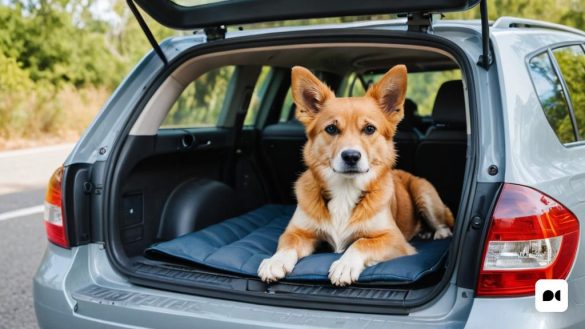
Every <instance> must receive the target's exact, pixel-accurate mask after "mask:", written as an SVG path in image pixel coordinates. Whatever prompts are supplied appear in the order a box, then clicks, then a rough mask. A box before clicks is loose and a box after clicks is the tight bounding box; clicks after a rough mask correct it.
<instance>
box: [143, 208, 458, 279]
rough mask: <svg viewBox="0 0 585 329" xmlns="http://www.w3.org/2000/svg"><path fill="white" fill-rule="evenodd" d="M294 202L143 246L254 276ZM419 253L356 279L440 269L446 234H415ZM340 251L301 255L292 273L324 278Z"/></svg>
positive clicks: (156, 252)
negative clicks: (433, 237)
mask: <svg viewBox="0 0 585 329" xmlns="http://www.w3.org/2000/svg"><path fill="white" fill-rule="evenodd" d="M294 209H295V206H288V205H287V206H284V205H266V206H263V207H261V208H259V209H256V210H254V211H251V212H249V213H246V214H244V215H241V216H239V217H235V218H232V219H229V220H226V221H223V222H221V223H219V224H216V225H212V226H209V227H207V228H204V229H202V230H200V231H197V232H193V233H189V234H186V235H183V236H181V237H178V238H176V239H173V240H170V241H166V242H161V243H156V244H154V245H152V246H151V247H150V248H148V249H147V250H146V254H147V256H149V257H156V258H159V257H161V256H165V255H166V256H171V257H176V258H179V259H182V260H186V261H189V262H193V263H196V264H199V265H205V266H208V267H211V268H215V269H219V270H223V271H228V272H232V273H237V274H244V275H248V276H256V272H257V270H258V266H259V265H260V262H261V261H262V260H263V259H265V258H268V257H270V256H272V255H273V254H274V252H275V251H276V247H277V244H278V238H279V237H280V235H281V234H282V232H283V231H284V229H285V228H286V225H287V224H288V222H289V220H290V218H291V216H292V214H293V212H294ZM411 243H412V245H413V246H414V247H415V248H416V249H417V251H418V253H417V254H416V255H412V256H405V257H399V258H396V259H393V260H389V261H386V262H382V263H380V264H377V265H375V266H371V267H368V268H366V269H365V270H364V272H362V274H361V275H360V277H359V280H358V281H359V282H373V281H384V282H392V283H401V284H403V283H411V282H414V281H416V280H418V279H420V278H421V277H423V276H425V275H427V274H429V273H432V272H434V271H436V270H437V269H439V268H440V267H441V265H442V264H443V260H444V258H445V256H446V254H447V250H448V248H449V243H450V239H444V240H420V239H414V240H412V241H411ZM340 256H341V254H337V253H316V254H313V255H310V256H307V257H305V258H302V259H301V260H300V261H299V262H298V263H297V265H296V266H295V268H294V270H293V271H292V273H289V274H288V275H287V276H286V279H288V280H295V281H328V278H327V274H328V271H329V267H330V266H331V263H333V262H334V261H335V260H337V259H338V258H339V257H340Z"/></svg>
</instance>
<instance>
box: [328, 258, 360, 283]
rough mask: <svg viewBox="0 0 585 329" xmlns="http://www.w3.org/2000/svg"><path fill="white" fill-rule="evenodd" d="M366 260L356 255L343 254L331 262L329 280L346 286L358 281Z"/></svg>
mask: <svg viewBox="0 0 585 329" xmlns="http://www.w3.org/2000/svg"><path fill="white" fill-rule="evenodd" d="M364 269H365V265H364V262H363V261H362V260H361V259H359V258H358V257H355V256H347V255H343V256H342V257H341V258H340V259H338V260H336V261H335V262H333V264H331V267H330V268H329V280H331V283H332V284H334V285H336V286H340V287H344V286H347V285H350V284H352V283H354V282H356V281H357V279H358V278H359V277H360V274H361V273H362V272H363V271H364Z"/></svg>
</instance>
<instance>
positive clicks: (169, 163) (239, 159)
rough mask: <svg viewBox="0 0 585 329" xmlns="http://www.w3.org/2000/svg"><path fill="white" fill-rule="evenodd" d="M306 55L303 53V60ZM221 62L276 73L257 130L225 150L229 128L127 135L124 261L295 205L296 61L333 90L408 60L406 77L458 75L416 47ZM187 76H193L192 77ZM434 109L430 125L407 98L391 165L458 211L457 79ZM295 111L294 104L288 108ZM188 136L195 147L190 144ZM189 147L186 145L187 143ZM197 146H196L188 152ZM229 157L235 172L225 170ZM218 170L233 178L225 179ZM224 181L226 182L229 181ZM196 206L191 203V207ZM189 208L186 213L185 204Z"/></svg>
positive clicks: (462, 134)
mask: <svg viewBox="0 0 585 329" xmlns="http://www.w3.org/2000/svg"><path fill="white" fill-rule="evenodd" d="M309 54H310V55H309ZM232 60H233V61H232V62H231V63H229V64H236V65H259V66H266V65H268V66H271V67H273V68H274V70H275V72H280V74H282V77H281V79H280V80H275V81H280V84H281V85H278V86H276V85H275V86H271V87H272V88H274V89H275V90H274V96H273V97H272V98H271V104H266V105H267V106H261V108H262V109H264V108H265V109H267V110H266V111H268V113H266V115H265V118H266V119H265V122H264V123H263V125H262V126H258V125H256V126H254V127H245V128H244V129H242V132H241V134H240V136H239V138H238V140H237V143H238V144H237V146H236V147H234V145H230V137H229V129H225V128H201V129H162V130H160V132H159V133H158V134H157V135H156V136H129V137H128V139H127V140H126V142H125V145H124V149H123V153H124V154H126V156H125V157H124V159H122V162H121V164H120V165H121V166H125V169H124V170H121V171H120V176H119V178H118V179H119V180H120V181H121V182H122V183H121V185H120V186H121V188H120V191H118V194H117V195H118V196H119V198H118V209H119V212H118V217H117V219H115V220H116V222H117V227H118V234H119V236H118V239H119V241H120V243H121V245H122V246H123V248H124V254H125V255H126V256H127V257H128V258H136V259H141V258H142V257H143V256H142V255H143V252H144V250H145V249H146V248H148V247H149V246H150V245H151V244H152V243H154V242H158V241H165V240H169V239H172V238H175V237H177V236H179V235H182V234H186V233H189V232H191V231H194V230H199V229H202V228H204V227H207V226H209V225H212V224H215V223H217V222H220V221H222V220H225V219H228V218H230V217H233V216H236V215H239V214H242V213H244V212H247V211H250V210H253V209H256V208H258V207H260V206H262V205H264V204H269V203H276V204H294V203H295V198H294V194H293V191H292V186H293V184H294V181H295V180H296V178H297V177H298V175H299V173H301V172H302V171H303V170H304V164H303V162H302V155H301V150H302V146H303V145H304V143H305V141H306V137H305V132H304V129H303V127H302V125H301V124H300V123H299V122H298V121H296V119H295V118H294V114H293V113H294V108H293V109H292V110H291V114H289V116H288V117H287V118H285V119H284V120H279V118H280V115H281V113H280V110H281V108H282V107H283V103H284V100H285V97H286V93H287V91H288V88H289V85H290V73H289V71H290V67H291V66H292V64H293V63H294V64H295V65H296V64H300V65H304V66H306V67H308V68H311V69H312V70H314V71H315V72H318V73H320V78H321V79H323V80H324V81H325V82H326V83H327V84H328V85H329V86H330V87H331V88H332V89H334V90H339V89H340V88H341V87H342V85H343V83H344V79H345V78H347V76H348V75H349V74H350V73H352V72H383V71H384V70H387V69H388V68H389V67H391V66H392V65H394V64H401V63H406V65H407V67H408V69H409V71H411V72H426V71H435V70H447V69H453V68H457V65H456V63H454V62H453V60H451V59H450V58H448V57H446V56H444V55H442V54H438V53H436V52H430V51H425V50H420V49H394V50H390V51H385V52H381V51H380V49H378V48H375V47H372V48H369V47H362V48H359V47H357V48H352V49H351V51H347V50H344V49H343V48H323V49H317V50H311V49H308V48H301V49H294V48H293V49H287V50H278V51H273V52H266V53H262V54H260V55H258V54H256V55H254V54H248V55H246V56H243V57H234V58H233V59H232ZM191 79H193V77H192V78H191ZM428 97H430V98H433V99H434V105H433V107H432V115H431V117H432V124H430V127H429V122H428V120H427V121H424V120H422V119H421V117H419V116H418V115H417V114H416V107H417V104H416V103H415V102H414V101H412V100H410V99H409V100H407V102H406V104H405V119H404V120H403V122H402V123H401V124H400V126H399V129H398V132H397V134H396V136H395V144H396V148H397V152H398V154H399V157H398V163H397V168H399V169H403V170H406V171H409V172H411V173H414V174H416V175H419V176H421V177H425V178H426V179H428V180H429V181H430V182H431V183H433V184H434V185H435V187H436V188H437V190H438V191H439V194H440V195H441V197H442V198H443V200H444V201H445V203H446V204H447V205H448V206H449V208H450V209H451V210H452V211H453V213H454V214H456V213H457V210H458V206H459V202H460V197H461V189H462V185H463V179H464V168H465V159H466V148H467V132H466V119H465V101H464V90H463V85H462V82H461V80H455V81H448V82H445V83H443V84H442V85H441V87H440V89H439V91H438V92H437V94H436V95H429V96H428ZM293 107H294V105H293ZM190 138H192V139H193V140H191V139H190ZM186 139H187V142H189V141H191V144H189V145H188V147H186V146H185V143H186ZM207 143H209V145H208V146H207ZM191 145H195V147H191ZM234 154H236V155H235V160H234V164H233V167H230V166H229V165H226V163H229V162H230V161H231V160H230V158H231V157H232V156H234ZM226 170H229V171H231V172H230V173H229V174H228V175H226ZM226 176H230V177H233V181H230V182H227V181H226ZM195 199H197V200H198V202H196V204H195V205H193V202H192V201H193V200H195ZM185 205H189V206H185Z"/></svg>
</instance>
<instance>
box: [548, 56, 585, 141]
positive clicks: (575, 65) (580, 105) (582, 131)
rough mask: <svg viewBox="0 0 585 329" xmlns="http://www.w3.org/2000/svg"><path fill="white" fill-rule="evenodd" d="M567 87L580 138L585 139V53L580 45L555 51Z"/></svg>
mask: <svg viewBox="0 0 585 329" xmlns="http://www.w3.org/2000/svg"><path fill="white" fill-rule="evenodd" d="M553 54H554V57H555V60H556V61H557V63H558V65H559V69H560V70H561V75H562V76H563V80H564V81H565V84H566V85H567V89H568V94H569V97H568V99H569V100H570V104H571V105H572V106H571V107H572V110H573V113H574V114H575V123H576V124H577V131H578V133H579V138H580V139H581V140H582V139H585V53H584V52H583V48H582V46H580V45H574V46H570V47H563V48H557V49H555V50H553Z"/></svg>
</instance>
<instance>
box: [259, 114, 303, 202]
mask: <svg viewBox="0 0 585 329" xmlns="http://www.w3.org/2000/svg"><path fill="white" fill-rule="evenodd" d="M306 141H307V137H306V136H305V128H304V127H303V125H302V124H301V123H300V122H298V121H297V120H296V119H291V120H289V121H287V122H280V123H277V124H273V125H269V126H266V128H264V131H263V132H262V152H263V153H264V154H263V158H264V159H266V164H267V166H268V170H269V171H270V176H271V177H270V178H271V182H273V185H276V186H275V189H276V192H277V194H278V196H277V197H276V198H274V202H282V203H294V202H295V198H294V193H293V184H294V182H295V181H296V179H297V178H298V177H299V175H300V174H301V173H302V172H303V171H304V170H305V165H304V164H303V160H302V159H303V155H302V150H303V145H305V142H306Z"/></svg>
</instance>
